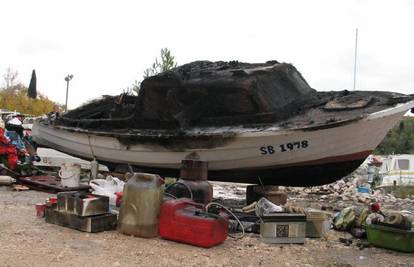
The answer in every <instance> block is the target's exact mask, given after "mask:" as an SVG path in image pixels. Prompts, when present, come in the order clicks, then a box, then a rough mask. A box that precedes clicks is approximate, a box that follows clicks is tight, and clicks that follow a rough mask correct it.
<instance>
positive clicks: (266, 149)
mask: <svg viewBox="0 0 414 267" xmlns="http://www.w3.org/2000/svg"><path fill="white" fill-rule="evenodd" d="M308 147H309V142H308V140H302V141H297V142H289V143H286V144H281V145H279V146H262V147H260V154H262V155H272V154H274V153H276V152H277V151H279V152H287V151H292V150H298V149H306V148H308Z"/></svg>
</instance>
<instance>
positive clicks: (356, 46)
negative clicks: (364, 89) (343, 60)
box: [354, 28, 358, 91]
mask: <svg viewBox="0 0 414 267" xmlns="http://www.w3.org/2000/svg"><path fill="white" fill-rule="evenodd" d="M357 51H358V28H356V29H355V58H354V91H355V89H356V68H357Z"/></svg>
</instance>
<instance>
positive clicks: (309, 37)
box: [0, 0, 414, 108]
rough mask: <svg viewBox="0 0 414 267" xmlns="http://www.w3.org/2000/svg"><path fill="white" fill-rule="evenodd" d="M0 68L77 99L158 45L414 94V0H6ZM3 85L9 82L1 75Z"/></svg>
mask: <svg viewBox="0 0 414 267" xmlns="http://www.w3.org/2000/svg"><path fill="white" fill-rule="evenodd" d="M0 12H1V14H0V36H1V37H0V40H1V41H0V74H1V76H3V74H4V73H5V70H6V68H7V67H11V68H13V69H15V70H17V71H18V72H19V77H20V81H21V82H23V83H24V84H26V85H28V83H29V80H30V75H31V71H32V69H36V73H37V78H38V90H39V91H40V92H41V93H43V94H45V95H46V96H48V97H49V98H51V99H52V100H54V101H58V102H60V103H64V101H65V92H66V91H65V90H66V84H65V81H64V77H65V75H67V74H73V75H74V78H73V80H72V81H71V84H70V92H69V107H70V108H74V107H76V106H78V105H80V104H82V103H83V102H85V101H87V100H90V99H92V98H94V97H96V96H100V95H103V94H118V93H120V92H122V90H123V89H124V88H126V87H128V86H129V85H131V84H132V83H133V81H134V80H141V79H142V74H143V71H144V69H146V68H147V67H149V66H150V65H151V64H152V62H153V61H154V58H155V57H157V56H158V55H159V50H160V49H161V48H163V47H168V48H169V49H170V50H171V51H172V53H173V55H174V56H175V58H176V60H177V62H178V63H179V64H184V63H188V62H191V61H194V60H212V61H215V60H226V61H227V60H239V61H245V62H264V61H267V60H271V59H275V60H278V61H281V62H289V63H293V64H294V65H295V66H296V67H297V68H298V70H299V71H300V72H301V73H302V74H303V76H304V77H305V79H306V80H307V81H308V83H309V84H310V85H311V86H312V87H313V88H315V89H317V90H342V89H352V86H353V63H354V45H355V28H358V29H359V42H358V63H357V73H358V74H357V89H360V90H389V91H396V92H401V93H410V94H412V93H414V74H413V72H414V1H408V0H407V1H398V0H394V1H378V0H373V1H356V0H354V1H350V0H347V1H334V0H327V1H315V0H312V1H306V0H305V1H292V0H290V1H286V0H284V1H275V0H273V1H259V0H257V1H242V0H237V1H230V0H218V1H215V0H209V1H195V0H189V1H179V0H177V1H155V0H152V1H102V0H100V1H90V0H89V1H74V0H71V1H57V0H53V1H42V0H37V1H33V0H27V1H19V0H2V1H1V2H0ZM1 83H3V80H2V81H1Z"/></svg>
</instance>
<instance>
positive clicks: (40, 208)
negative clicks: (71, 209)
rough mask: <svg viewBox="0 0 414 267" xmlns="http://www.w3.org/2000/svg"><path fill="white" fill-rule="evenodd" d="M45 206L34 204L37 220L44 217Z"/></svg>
mask: <svg viewBox="0 0 414 267" xmlns="http://www.w3.org/2000/svg"><path fill="white" fill-rule="evenodd" d="M45 209H46V204H36V216H37V217H39V218H43V217H45Z"/></svg>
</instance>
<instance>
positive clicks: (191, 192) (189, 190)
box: [164, 182, 193, 199]
mask: <svg viewBox="0 0 414 267" xmlns="http://www.w3.org/2000/svg"><path fill="white" fill-rule="evenodd" d="M177 184H182V185H184V186H185V187H186V188H187V190H188V192H189V193H190V198H191V199H193V191H191V188H190V187H189V186H188V185H187V184H185V183H183V182H174V183H172V184H170V185H168V186H167V187H166V188H165V190H164V191H167V190H168V189H169V188H170V187H172V186H175V185H177ZM175 198H177V197H175Z"/></svg>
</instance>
